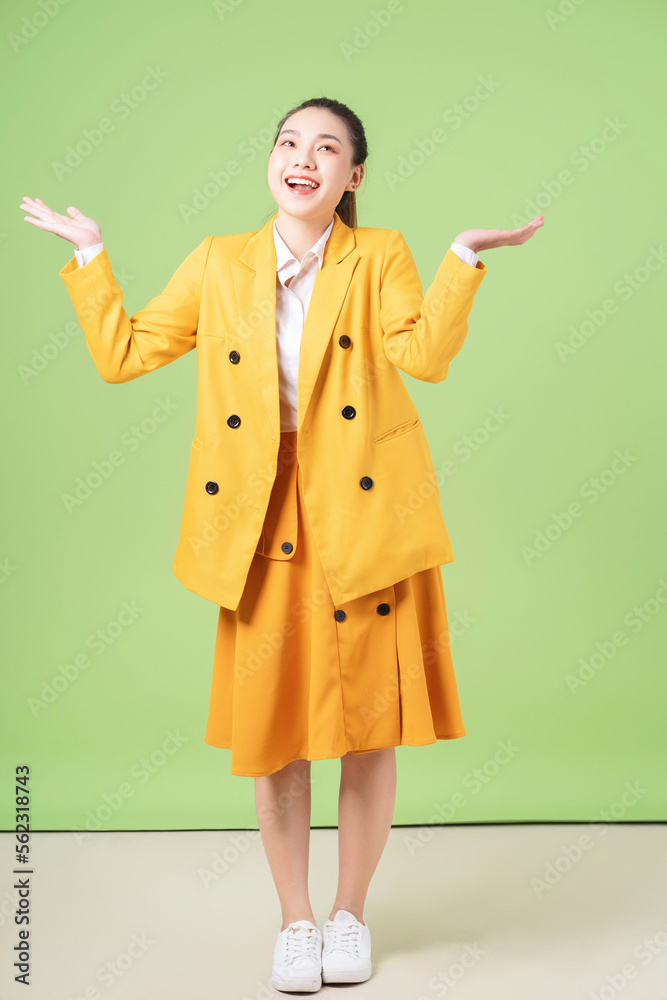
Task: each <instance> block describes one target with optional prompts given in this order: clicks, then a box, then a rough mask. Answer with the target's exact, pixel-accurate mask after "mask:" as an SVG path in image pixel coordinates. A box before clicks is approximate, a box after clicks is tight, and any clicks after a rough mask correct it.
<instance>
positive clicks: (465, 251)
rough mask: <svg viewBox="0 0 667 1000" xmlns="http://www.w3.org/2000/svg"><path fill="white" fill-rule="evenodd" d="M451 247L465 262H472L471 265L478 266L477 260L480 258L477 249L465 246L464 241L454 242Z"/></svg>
mask: <svg viewBox="0 0 667 1000" xmlns="http://www.w3.org/2000/svg"><path fill="white" fill-rule="evenodd" d="M451 249H452V250H453V251H454V253H455V254H456V256H457V257H459V258H460V259H461V260H462V261H463V263H464V264H470V266H471V267H477V261H478V260H479V258H478V256H477V254H476V253H475V251H474V250H471V249H470V247H464V246H463V244H462V243H452V246H451Z"/></svg>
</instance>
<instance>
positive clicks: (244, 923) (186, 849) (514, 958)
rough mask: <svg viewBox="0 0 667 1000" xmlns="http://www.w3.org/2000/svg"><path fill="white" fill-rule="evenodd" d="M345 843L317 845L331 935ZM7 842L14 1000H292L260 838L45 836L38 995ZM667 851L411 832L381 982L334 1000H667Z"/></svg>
mask: <svg viewBox="0 0 667 1000" xmlns="http://www.w3.org/2000/svg"><path fill="white" fill-rule="evenodd" d="M336 836H337V834H336V831H335V830H313V831H312V834H311V862H310V885H311V899H312V904H313V909H314V911H315V915H316V917H317V919H318V922H319V924H320V927H321V925H322V922H323V921H324V919H325V918H326V917H327V916H328V914H329V908H330V906H331V903H332V901H333V897H332V893H333V891H334V888H335V877H336V868H337V858H336V850H337V847H336V844H337V842H336ZM0 840H1V841H2V847H3V851H2V858H3V864H2V866H1V868H0V871H1V875H0V878H1V885H0V899H1V900H2V903H1V904H0V911H1V916H0V997H1V998H2V1000H14V998H18V997H21V998H25V997H30V998H32V1000H79V998H80V1000H84V998H85V1000H100V998H104V1000H217V998H220V1000H237V998H238V1000H246V998H247V1000H263V998H266V997H272V996H285V995H287V994H284V993H280V992H278V991H276V990H274V989H273V987H272V986H271V982H270V973H271V958H272V953H273V946H274V943H275V938H276V934H277V933H278V929H279V927H280V912H279V908H278V902H277V897H276V895H275V889H274V887H273V881H272V879H271V874H270V871H269V868H268V864H267V862H266V858H265V855H264V851H263V848H262V844H261V841H260V840H259V835H258V833H257V832H252V831H251V832H223V833H215V832H194V833H193V832H181V833H136V834H134V833H98V834H91V835H89V836H87V838H86V839H85V840H84V841H83V843H81V844H79V843H77V841H76V839H75V835H74V834H69V833H51V834H46V833H45V834H33V838H32V851H33V855H32V856H33V861H34V868H35V874H34V876H32V877H33V885H32V896H31V905H32V913H31V917H32V922H31V931H32V934H31V946H32V951H33V958H32V974H31V982H32V986H31V988H29V989H26V988H25V987H23V986H21V985H19V984H16V983H14V982H13V975H14V970H13V969H12V968H11V965H12V962H13V961H14V960H15V959H14V953H13V951H12V949H13V947H14V945H15V944H17V942H18V936H17V931H18V928H17V927H16V926H15V924H14V922H13V911H14V908H15V899H14V896H13V894H12V890H11V886H12V880H13V876H12V874H11V870H12V866H13V856H12V853H11V850H12V847H13V838H12V836H11V835H10V834H2V835H1V837H0ZM417 845H418V846H417ZM666 847H667V832H666V829H665V826H664V825H651V824H647V825H642V824H638V825H635V826H633V825H621V826H612V827H608V828H606V832H601V831H600V830H599V829H598V828H596V827H593V826H589V825H587V824H581V825H558V824H555V825H549V824H546V825H516V826H507V825H500V826H469V827H466V826H461V827H444V828H438V827H426V828H423V829H422V830H420V829H419V828H416V827H400V828H395V829H393V830H392V832H391V835H390V838H389V842H388V844H387V848H386V850H385V853H384V855H383V857H382V860H381V862H380V866H379V867H378V869H377V871H376V873H375V876H374V878H373V882H372V883H371V891H370V893H369V898H368V900H367V904H366V909H365V912H364V917H365V919H366V922H367V923H368V925H369V927H370V929H371V934H372V942H373V966H374V971H373V976H372V977H371V979H370V980H368V982H366V983H361V984H358V985H350V986H342V985H341V986H326V985H325V986H323V987H322V989H321V990H320V991H319V992H320V994H321V993H328V994H334V993H336V992H338V994H339V995H341V996H342V994H343V992H345V994H346V995H347V991H350V990H352V991H354V996H355V997H360V998H370V997H372V998H382V1000H394V998H397V1000H436V998H443V997H448V998H449V997H455V998H457V1000H482V998H483V1000H505V998H507V1000H523V998H525V1000H551V998H558V1000H579V998H581V1000H598V998H600V1000H615V998H616V997H619V998H622V1000H665V998H667V851H666ZM547 873H550V874H549V877H548V878H547V877H546V876H547ZM293 995H295V996H296V995H299V996H305V995H306V994H293Z"/></svg>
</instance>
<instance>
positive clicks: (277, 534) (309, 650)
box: [204, 431, 466, 777]
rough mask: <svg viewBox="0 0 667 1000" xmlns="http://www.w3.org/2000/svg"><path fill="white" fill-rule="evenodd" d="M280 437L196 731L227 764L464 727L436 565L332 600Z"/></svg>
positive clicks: (266, 765)
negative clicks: (223, 752) (258, 529)
mask: <svg viewBox="0 0 667 1000" xmlns="http://www.w3.org/2000/svg"><path fill="white" fill-rule="evenodd" d="M296 437H297V432H296V431H286V432H285V431H284V432H283V433H282V434H281V435H280V451H279V456H278V469H277V475H276V480H275V482H274V485H273V490H272V493H271V497H270V500H269V507H268V510H267V514H266V519H265V522H264V527H263V531H262V536H261V538H260V541H259V543H258V545H257V551H256V553H255V555H254V557H253V561H252V563H251V565H250V571H249V573H248V578H247V581H246V584H245V588H244V591H243V595H242V598H241V602H240V604H239V606H238V608H237V609H236V611H231V610H230V609H229V608H223V607H221V608H220V613H219V618H218V629H217V635H216V643H215V655H214V662H213V680H212V684H211V698H210V705H209V712H208V723H207V727H206V734H205V737H204V741H205V742H206V743H208V744H210V745H211V746H215V747H223V748H226V749H231V751H232V758H231V773H232V774H235V775H243V776H248V777H257V776H260V775H266V774H273V773H274V772H275V771H279V770H280V769H281V768H282V767H284V766H285V765H286V764H289V763H291V761H293V760H325V759H328V758H335V757H342V756H343V755H344V754H346V753H348V751H352V752H353V753H367V752H368V751H370V750H381V749H384V748H386V747H392V746H425V745H426V744H429V743H435V742H436V740H451V739H457V738H458V737H460V736H465V735H466V730H465V729H464V727H463V721H462V718H461V709H460V705H459V697H458V691H457V687H456V679H455V676H454V667H453V664H452V658H451V654H450V645H449V629H448V626H447V610H446V607H445V594H444V588H443V584H442V574H441V571H440V567H439V566H435V567H432V568H431V569H427V570H422V571H421V572H419V573H415V574H413V575H412V576H410V577H408V578H407V579H406V580H401V581H400V582H399V583H395V584H393V585H392V586H390V587H385V588H384V589H383V590H376V591H374V592H373V593H371V594H366V595H365V596H363V597H359V598H356V599H355V600H353V601H348V602H347V603H345V604H339V605H334V603H333V601H332V598H331V593H330V591H329V588H328V585H327V582H326V577H325V576H324V571H323V569H322V564H321V562H320V559H319V555H318V552H317V547H316V545H315V539H314V536H313V533H312V530H311V527H310V524H309V522H308V515H307V513H306V506H305V503H304V500H303V486H302V479H301V470H300V469H299V464H298V459H297V451H296Z"/></svg>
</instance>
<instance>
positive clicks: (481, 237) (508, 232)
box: [454, 215, 544, 253]
mask: <svg viewBox="0 0 667 1000" xmlns="http://www.w3.org/2000/svg"><path fill="white" fill-rule="evenodd" d="M543 225H544V216H543V215H536V216H535V218H534V219H533V220H532V222H528V223H526V225H525V226H521V228H520V229H466V230H465V232H463V233H459V235H458V236H457V237H456V239H455V240H454V242H455V243H461V244H462V245H463V246H464V247H469V248H470V250H474V251H475V253H479V252H480V250H492V249H493V248H494V247H513V246H518V244H520V243H525V242H526V240H529V239H530V237H531V236H532V235H533V234H534V233H536V232H537V230H538V229H539V228H540V226H543Z"/></svg>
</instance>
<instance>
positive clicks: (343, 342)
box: [338, 333, 352, 347]
mask: <svg viewBox="0 0 667 1000" xmlns="http://www.w3.org/2000/svg"><path fill="white" fill-rule="evenodd" d="M338 343H339V344H340V346H341V347H349V346H350V344H351V343H352V341H351V340H350V338H349V337H348V335H347V334H346V333H344V334H343V336H342V337H339V338H338Z"/></svg>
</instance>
